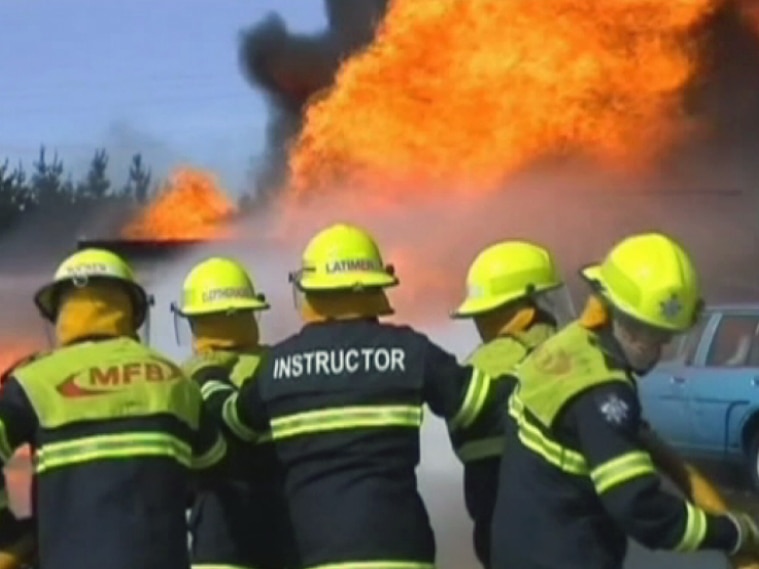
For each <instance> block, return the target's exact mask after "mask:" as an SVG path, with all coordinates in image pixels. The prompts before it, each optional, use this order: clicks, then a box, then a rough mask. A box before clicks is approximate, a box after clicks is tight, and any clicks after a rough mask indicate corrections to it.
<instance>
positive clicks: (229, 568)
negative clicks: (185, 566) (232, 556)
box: [191, 563, 256, 569]
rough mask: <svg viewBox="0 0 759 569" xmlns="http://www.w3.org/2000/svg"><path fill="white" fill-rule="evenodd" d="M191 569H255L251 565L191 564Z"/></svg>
mask: <svg viewBox="0 0 759 569" xmlns="http://www.w3.org/2000/svg"><path fill="white" fill-rule="evenodd" d="M191 567H192V569H256V568H255V567H254V566H253V565H225V564H219V563H193V564H192V565H191Z"/></svg>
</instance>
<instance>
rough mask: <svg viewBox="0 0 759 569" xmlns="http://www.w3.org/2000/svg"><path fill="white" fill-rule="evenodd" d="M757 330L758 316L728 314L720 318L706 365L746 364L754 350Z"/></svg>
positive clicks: (739, 365)
mask: <svg viewBox="0 0 759 569" xmlns="http://www.w3.org/2000/svg"><path fill="white" fill-rule="evenodd" d="M758 331H759V316H753V315H748V314H728V315H723V316H722V318H720V321H719V325H718V326H717V330H716V331H715V334H714V338H713V340H712V344H711V346H709V353H708V354H707V357H706V365H707V366H712V367H741V366H746V365H748V363H749V361H750V360H751V359H754V358H756V355H754V356H753V357H752V352H755V351H756V350H754V349H753V348H754V345H755V344H756V342H757V332H758Z"/></svg>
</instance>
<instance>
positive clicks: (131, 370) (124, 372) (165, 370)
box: [56, 361, 182, 398]
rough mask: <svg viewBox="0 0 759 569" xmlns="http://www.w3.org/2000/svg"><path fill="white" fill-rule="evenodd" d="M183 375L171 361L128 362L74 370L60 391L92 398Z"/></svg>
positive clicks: (58, 389)
mask: <svg viewBox="0 0 759 569" xmlns="http://www.w3.org/2000/svg"><path fill="white" fill-rule="evenodd" d="M181 377H182V372H181V370H180V369H179V368H178V367H177V366H175V365H174V364H172V363H169V362H159V361H155V362H127V363H123V364H120V365H112V366H108V367H98V366H93V367H91V368H89V369H85V370H83V371H80V372H76V373H72V374H71V375H69V376H68V377H66V379H64V380H63V381H62V382H61V383H60V384H58V385H57V386H56V390H57V391H58V393H60V394H61V395H62V396H63V397H74V398H76V397H89V396H93V395H103V394H107V393H113V392H114V391H120V390H122V389H124V388H125V387H128V386H130V385H132V384H134V383H137V382H148V383H155V382H164V381H171V380H175V379H180V378H181Z"/></svg>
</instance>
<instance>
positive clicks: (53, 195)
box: [31, 146, 68, 204]
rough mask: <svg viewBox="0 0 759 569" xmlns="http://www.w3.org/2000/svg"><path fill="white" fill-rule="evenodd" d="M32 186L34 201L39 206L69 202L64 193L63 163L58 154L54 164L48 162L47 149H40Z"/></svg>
mask: <svg viewBox="0 0 759 569" xmlns="http://www.w3.org/2000/svg"><path fill="white" fill-rule="evenodd" d="M33 165H34V172H33V173H32V178H31V186H32V188H31V189H32V192H33V193H34V200H35V201H36V202H37V203H38V204H59V203H61V202H65V201H68V199H67V198H66V196H65V195H64V193H63V162H61V161H60V159H59V158H58V154H57V153H56V154H54V155H53V160H52V162H49V163H48V161H47V158H46V156H45V147H44V146H41V147H40V155H39V158H38V159H37V161H36V162H34V163H33Z"/></svg>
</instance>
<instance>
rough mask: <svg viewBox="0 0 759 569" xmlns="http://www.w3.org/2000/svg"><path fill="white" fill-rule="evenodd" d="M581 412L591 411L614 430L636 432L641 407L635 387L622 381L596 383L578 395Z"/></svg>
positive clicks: (639, 425) (637, 430) (639, 420)
mask: <svg viewBox="0 0 759 569" xmlns="http://www.w3.org/2000/svg"><path fill="white" fill-rule="evenodd" d="M577 403H579V405H578V407H579V408H580V409H581V412H584V413H593V414H594V415H596V417H597V418H599V419H600V420H601V421H602V422H603V423H605V424H606V425H607V426H609V427H610V428H612V429H614V430H618V431H623V432H629V433H637V432H639V430H640V427H641V408H640V402H639V401H638V397H637V395H636V393H635V389H634V388H633V387H632V386H630V385H627V384H625V383H623V382H610V383H606V384H602V385H597V386H596V387H593V388H591V389H589V390H588V391H586V392H585V393H583V394H581V395H580V396H579V397H578V401H577Z"/></svg>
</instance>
